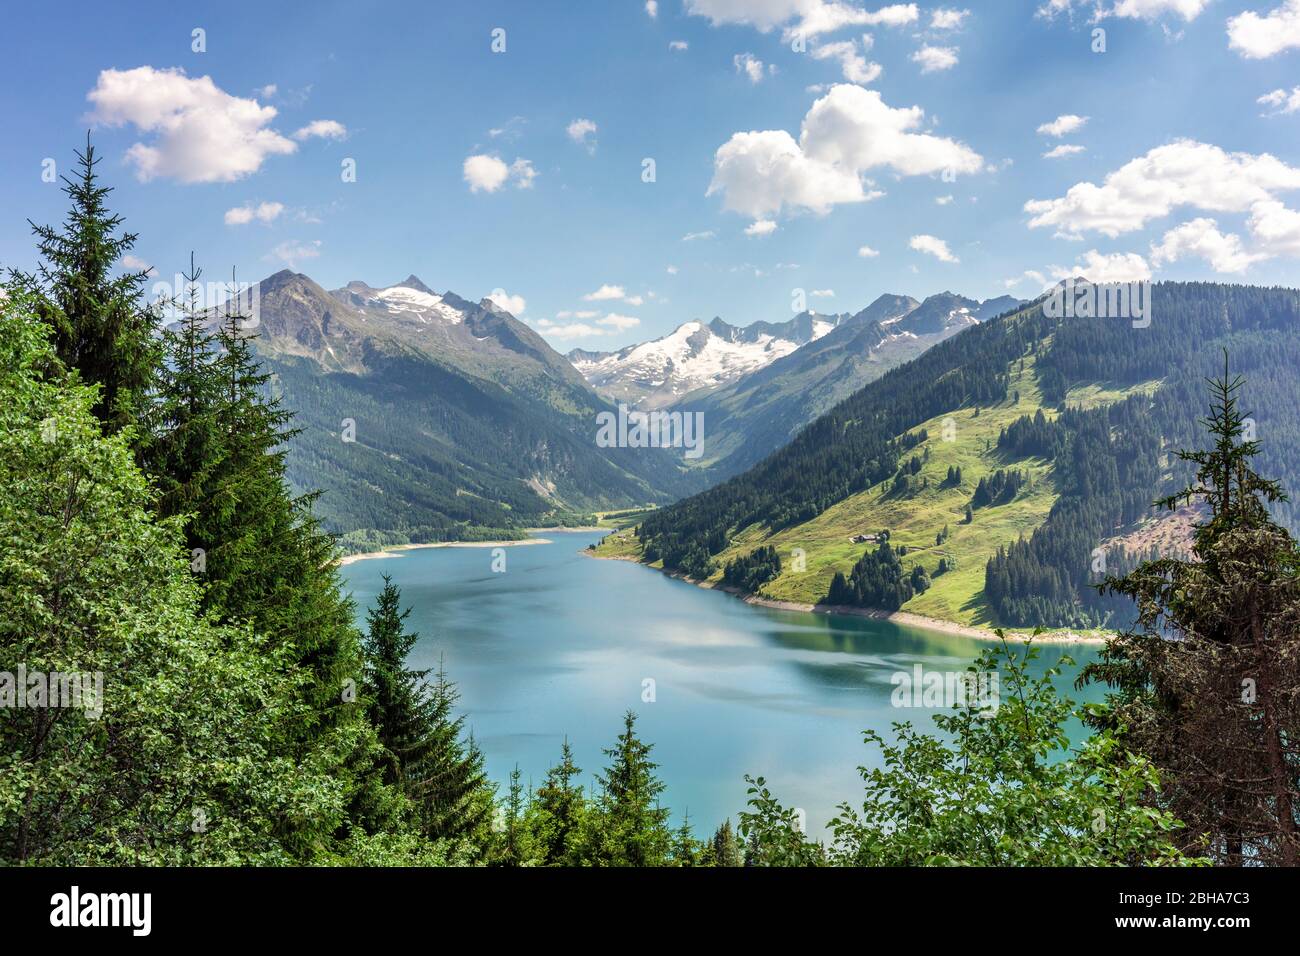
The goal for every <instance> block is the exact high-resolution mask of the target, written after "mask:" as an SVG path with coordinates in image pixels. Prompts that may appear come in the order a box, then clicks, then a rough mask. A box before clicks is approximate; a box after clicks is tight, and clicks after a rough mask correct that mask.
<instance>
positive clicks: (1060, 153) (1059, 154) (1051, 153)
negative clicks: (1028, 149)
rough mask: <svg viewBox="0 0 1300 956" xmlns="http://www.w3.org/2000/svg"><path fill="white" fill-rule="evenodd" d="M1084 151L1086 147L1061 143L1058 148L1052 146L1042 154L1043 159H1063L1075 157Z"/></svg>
mask: <svg viewBox="0 0 1300 956" xmlns="http://www.w3.org/2000/svg"><path fill="white" fill-rule="evenodd" d="M1086 151H1087V147H1086V146H1075V145H1073V144H1070V143H1062V144H1061V145H1060V146H1053V147H1052V148H1051V149H1049V150H1048V151H1047V152H1045V153H1043V159H1064V158H1065V157H1067V156H1075V155H1078V154H1079V153H1083V152H1086Z"/></svg>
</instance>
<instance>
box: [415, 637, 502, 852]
mask: <svg viewBox="0 0 1300 956" xmlns="http://www.w3.org/2000/svg"><path fill="white" fill-rule="evenodd" d="M459 699H460V695H459V692H458V691H457V690H456V685H455V684H453V683H452V682H451V681H450V680H449V679H448V678H447V674H446V671H445V670H444V668H443V667H442V665H441V663H440V664H439V666H438V672H437V675H436V678H435V680H434V683H433V686H432V688H431V689H430V690H429V691H428V692H427V694H426V695H425V696H424V698H423V704H424V712H423V718H422V720H423V724H424V730H425V734H424V738H423V740H424V743H423V748H422V749H423V753H422V755H421V757H420V758H419V759H417V760H415V761H412V762H410V763H408V764H407V765H406V768H405V773H406V777H407V781H408V787H409V788H410V793H411V795H412V797H413V798H415V799H416V801H417V802H418V805H419V811H420V819H421V822H422V825H423V828H424V831H425V832H426V833H427V834H428V835H429V836H430V837H433V838H443V839H449V840H464V839H480V840H481V839H483V838H484V837H485V833H486V830H487V829H488V827H489V826H490V824H491V818H492V814H493V811H494V806H493V801H492V787H491V784H489V783H488V779H487V774H486V772H485V771H484V769H483V753H482V751H480V750H479V748H478V744H476V743H475V742H474V739H473V737H470V738H469V739H468V740H465V739H464V726H465V717H464V715H457V714H456V713H455V706H456V702H457V701H458V700H459Z"/></svg>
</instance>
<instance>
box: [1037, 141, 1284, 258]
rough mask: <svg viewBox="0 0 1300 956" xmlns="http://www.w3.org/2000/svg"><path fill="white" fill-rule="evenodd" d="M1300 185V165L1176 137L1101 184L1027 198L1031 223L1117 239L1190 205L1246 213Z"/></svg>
mask: <svg viewBox="0 0 1300 956" xmlns="http://www.w3.org/2000/svg"><path fill="white" fill-rule="evenodd" d="M1292 189H1300V168H1296V167H1292V166H1288V165H1287V164H1286V163H1284V162H1282V161H1281V160H1279V159H1277V158H1276V157H1274V156H1271V155H1269V154H1268V153H1259V154H1251V153H1228V152H1226V151H1224V150H1223V149H1220V148H1219V147H1218V146H1214V145H1211V144H1207V143H1199V142H1196V141H1194V140H1178V141H1176V142H1173V143H1170V144H1168V145H1167V146H1158V147H1156V148H1155V149H1152V150H1150V151H1149V152H1148V153H1146V155H1144V156H1139V157H1137V158H1136V159H1133V160H1130V161H1129V162H1128V163H1126V164H1125V165H1123V166H1121V167H1120V168H1119V169H1117V170H1115V171H1114V172H1112V173H1110V174H1109V175H1107V176H1106V179H1105V181H1104V182H1103V183H1102V184H1101V185H1100V186H1099V185H1097V184H1095V183H1091V182H1083V183H1076V184H1075V185H1073V186H1071V187H1070V189H1069V190H1068V191H1067V192H1066V194H1065V195H1064V196H1061V197H1059V198H1057V199H1035V200H1030V201H1029V202H1027V203H1025V211H1026V212H1027V213H1029V214H1030V216H1031V218H1030V220H1029V225H1030V226H1031V227H1032V228H1042V227H1045V226H1054V227H1056V229H1057V231H1058V233H1060V234H1061V235H1065V236H1068V237H1071V238H1078V237H1080V236H1082V235H1084V234H1085V233H1088V232H1099V233H1101V234H1102V235H1105V236H1110V237H1112V238H1113V237H1115V236H1118V235H1121V234H1123V233H1126V232H1133V231H1135V230H1138V229H1141V228H1143V227H1144V226H1145V225H1146V224H1147V223H1148V222H1150V221H1151V220H1153V219H1159V218H1162V217H1164V216H1167V215H1169V213H1171V212H1172V211H1173V210H1175V209H1177V208H1179V207H1182V206H1190V207H1194V208H1197V209H1203V210H1206V211H1209V212H1244V211H1246V210H1248V209H1250V208H1251V206H1252V205H1253V204H1255V203H1258V202H1261V201H1263V200H1267V199H1272V198H1274V197H1273V194H1274V193H1276V192H1280V191H1284V190H1292Z"/></svg>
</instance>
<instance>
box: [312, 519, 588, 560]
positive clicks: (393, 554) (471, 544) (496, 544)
mask: <svg viewBox="0 0 1300 956" xmlns="http://www.w3.org/2000/svg"><path fill="white" fill-rule="evenodd" d="M528 530H530V531H533V530H536V531H547V530H550V531H559V530H565V531H571V530H582V529H575V528H565V529H560V528H549V529H548V528H536V529H533V528H530V529H528ZM587 530H591V531H598V530H601V529H599V528H591V529H587ZM551 543H552V542H551V540H550V539H549V538H520V539H519V540H518V541H430V542H429V543H427V544H395V545H393V546H392V547H389V548H385V549H383V550H382V551H366V552H365V553H363V554H346V555H344V556H343V557H341V558H339V559H337V564H338V566H339V567H343V566H345V565H348V564H355V563H356V562H358V561H373V560H374V559H376V558H400V557H401V556H402V554H401V553H402V552H403V551H420V550H423V549H424V548H513V547H518V546H521V545H526V544H551Z"/></svg>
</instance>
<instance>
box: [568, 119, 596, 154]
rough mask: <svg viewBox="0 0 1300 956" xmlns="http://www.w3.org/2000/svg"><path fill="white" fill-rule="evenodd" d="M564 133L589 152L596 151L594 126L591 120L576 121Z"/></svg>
mask: <svg viewBox="0 0 1300 956" xmlns="http://www.w3.org/2000/svg"><path fill="white" fill-rule="evenodd" d="M564 132H565V133H566V134H568V137H569V139H571V140H573V141H574V142H575V143H577V144H578V145H579V146H585V147H586V148H587V149H588V151H590V152H595V151H596V124H595V123H594V122H593V121H592V120H589V119H576V120H574V121H573V122H572V123H570V124H569V125H568V126H567V127H566V128H565V130H564Z"/></svg>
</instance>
